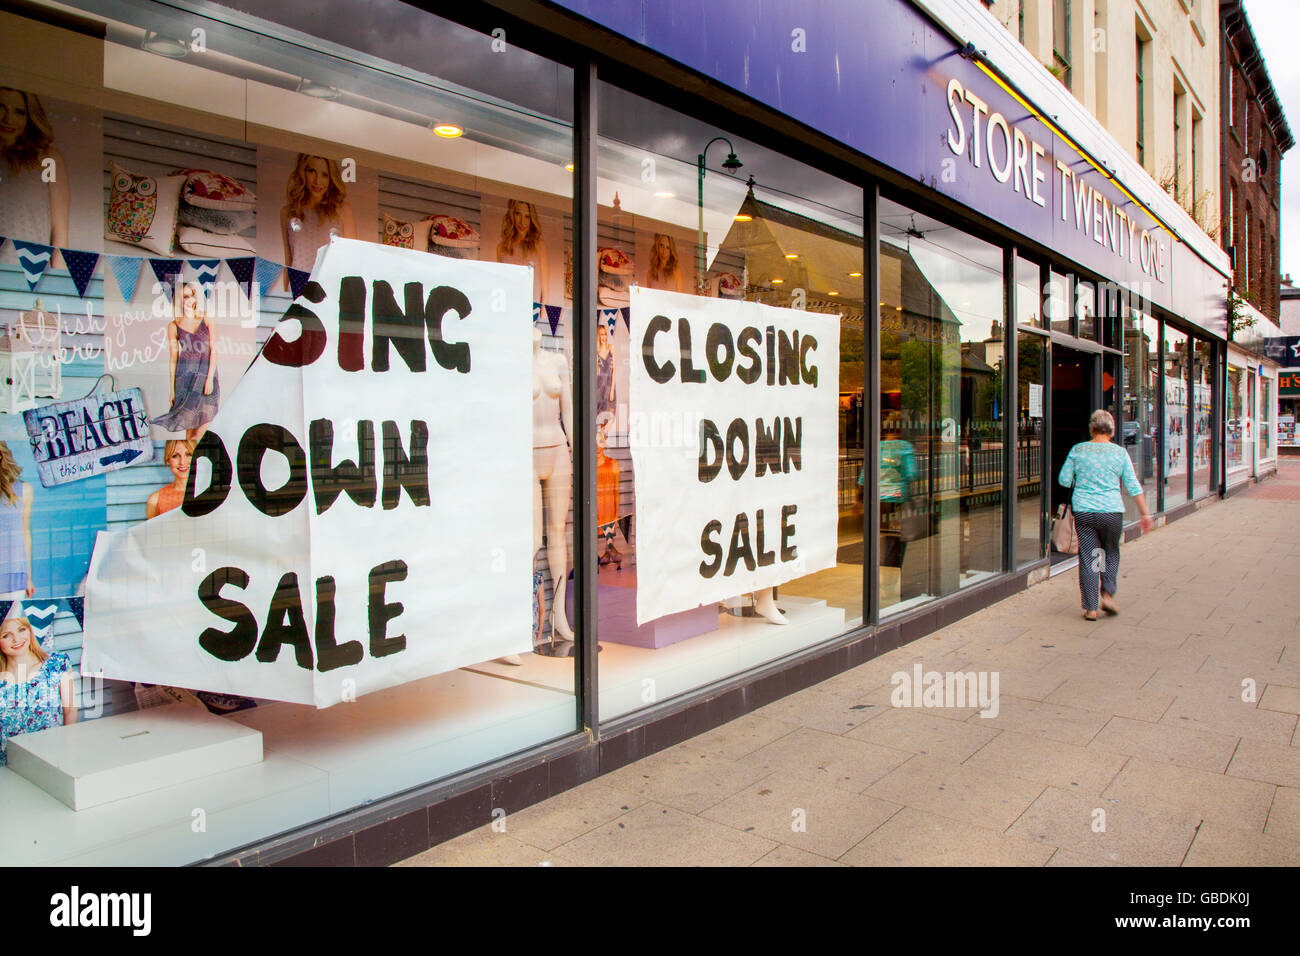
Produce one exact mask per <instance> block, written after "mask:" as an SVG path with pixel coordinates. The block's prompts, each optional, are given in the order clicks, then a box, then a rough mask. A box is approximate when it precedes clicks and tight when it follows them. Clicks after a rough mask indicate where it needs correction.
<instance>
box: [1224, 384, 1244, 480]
mask: <svg viewBox="0 0 1300 956" xmlns="http://www.w3.org/2000/svg"><path fill="white" fill-rule="evenodd" d="M1223 399H1224V403H1225V408H1224V411H1225V413H1226V415H1227V422H1226V423H1225V425H1224V432H1225V434H1226V435H1227V441H1226V448H1225V449H1224V450H1225V452H1226V457H1227V462H1228V470H1229V471H1232V469H1234V468H1240V467H1242V465H1244V464H1245V460H1244V454H1243V448H1242V441H1243V435H1244V433H1245V408H1246V378H1245V373H1244V372H1243V371H1242V369H1240V368H1238V367H1237V366H1235V365H1233V364H1231V363H1229V365H1228V387H1227V388H1226V389H1224V392H1223Z"/></svg>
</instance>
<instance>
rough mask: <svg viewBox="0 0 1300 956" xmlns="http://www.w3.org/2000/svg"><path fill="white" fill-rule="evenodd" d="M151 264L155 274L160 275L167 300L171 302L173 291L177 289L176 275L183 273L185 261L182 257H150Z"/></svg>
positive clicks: (159, 278) (160, 283) (159, 282)
mask: <svg viewBox="0 0 1300 956" xmlns="http://www.w3.org/2000/svg"><path fill="white" fill-rule="evenodd" d="M149 265H150V267H152V269H153V274H154V275H155V276H157V277H158V284H159V285H161V286H162V290H163V295H165V296H167V301H168V302H170V301H171V300H172V292H174V291H175V283H176V277H177V276H178V275H180V274H181V268H182V267H183V266H184V265H185V263H184V262H183V261H182V260H180V259H150V260H149Z"/></svg>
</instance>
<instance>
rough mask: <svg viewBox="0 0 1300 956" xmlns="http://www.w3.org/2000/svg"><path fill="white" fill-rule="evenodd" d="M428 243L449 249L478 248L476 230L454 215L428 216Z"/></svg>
mask: <svg viewBox="0 0 1300 956" xmlns="http://www.w3.org/2000/svg"><path fill="white" fill-rule="evenodd" d="M428 222H429V227H430V228H429V244H430V245H434V246H446V247H447V248H450V249H475V248H478V244H479V234H478V230H477V229H475V228H474V227H473V226H471V225H470V224H469V223H467V222H466V221H465V220H464V219H457V218H456V217H455V216H429V217H428Z"/></svg>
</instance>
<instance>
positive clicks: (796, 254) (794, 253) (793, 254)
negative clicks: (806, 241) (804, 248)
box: [785, 252, 799, 259]
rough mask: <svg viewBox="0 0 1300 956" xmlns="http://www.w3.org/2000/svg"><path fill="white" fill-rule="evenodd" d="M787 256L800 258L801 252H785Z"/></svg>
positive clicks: (788, 257)
mask: <svg viewBox="0 0 1300 956" xmlns="http://www.w3.org/2000/svg"><path fill="white" fill-rule="evenodd" d="M785 257H786V258H787V259H798V258H799V253H797V252H787V253H786V254H785Z"/></svg>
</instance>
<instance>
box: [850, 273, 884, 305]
mask: <svg viewBox="0 0 1300 956" xmlns="http://www.w3.org/2000/svg"><path fill="white" fill-rule="evenodd" d="M849 278H850V279H861V278H862V273H861V272H850V273H849ZM880 304H881V305H884V303H883V302H882V303H880Z"/></svg>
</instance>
